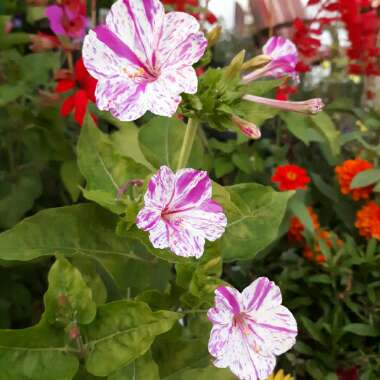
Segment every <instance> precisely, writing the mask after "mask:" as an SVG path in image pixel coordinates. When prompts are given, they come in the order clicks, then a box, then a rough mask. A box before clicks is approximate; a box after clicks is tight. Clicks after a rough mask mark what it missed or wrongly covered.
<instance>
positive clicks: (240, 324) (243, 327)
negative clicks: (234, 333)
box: [232, 312, 261, 352]
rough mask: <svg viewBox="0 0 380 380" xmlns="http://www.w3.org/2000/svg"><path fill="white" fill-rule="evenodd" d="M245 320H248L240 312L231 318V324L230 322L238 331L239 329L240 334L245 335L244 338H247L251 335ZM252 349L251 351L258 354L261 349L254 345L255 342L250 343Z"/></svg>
mask: <svg viewBox="0 0 380 380" xmlns="http://www.w3.org/2000/svg"><path fill="white" fill-rule="evenodd" d="M247 320H248V317H247V315H246V314H245V313H244V312H242V313H239V314H236V315H235V316H234V317H233V322H232V323H233V326H234V327H237V328H238V329H240V331H241V332H242V334H243V335H245V336H248V335H251V334H252V330H251V329H250V328H249V326H248V323H247ZM252 348H253V350H254V351H255V352H260V351H261V348H260V346H259V345H258V344H257V343H256V341H253V342H252Z"/></svg>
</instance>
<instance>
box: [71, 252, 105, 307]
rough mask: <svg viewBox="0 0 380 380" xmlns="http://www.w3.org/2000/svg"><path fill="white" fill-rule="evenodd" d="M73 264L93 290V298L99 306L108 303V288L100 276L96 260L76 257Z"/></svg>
mask: <svg viewBox="0 0 380 380" xmlns="http://www.w3.org/2000/svg"><path fill="white" fill-rule="evenodd" d="M71 262H72V264H73V265H74V266H75V267H76V268H78V269H79V271H80V273H81V275H82V277H83V279H84V281H85V282H86V284H87V286H88V287H89V288H90V289H91V292H92V298H93V299H94V301H95V303H96V304H97V305H102V304H104V303H106V301H107V288H106V286H105V285H104V282H103V280H102V277H101V276H100V274H99V271H100V268H99V265H97V263H96V261H95V260H91V259H88V258H86V257H78V256H75V257H73V258H72V260H71Z"/></svg>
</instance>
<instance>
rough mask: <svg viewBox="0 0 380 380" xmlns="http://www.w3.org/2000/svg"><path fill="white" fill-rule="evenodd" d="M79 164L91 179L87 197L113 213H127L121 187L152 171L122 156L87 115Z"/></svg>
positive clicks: (87, 178)
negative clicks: (121, 197)
mask: <svg viewBox="0 0 380 380" xmlns="http://www.w3.org/2000/svg"><path fill="white" fill-rule="evenodd" d="M77 149H78V166H79V170H80V171H81V173H82V175H83V176H84V177H85V179H86V181H87V187H86V190H85V191H84V196H85V197H86V198H88V199H90V200H93V201H95V202H97V203H99V204H100V205H101V206H103V207H105V208H108V209H109V210H111V211H112V212H115V213H117V214H121V213H123V212H125V205H124V203H123V202H122V201H121V199H120V200H119V199H118V190H119V189H120V188H122V187H123V186H124V185H125V184H126V183H127V181H130V180H132V179H143V178H145V177H146V176H147V174H148V173H149V170H148V169H147V168H146V167H145V166H143V165H141V164H138V163H136V162H135V161H133V160H132V159H131V158H128V157H122V156H120V155H119V154H118V153H117V152H116V150H115V148H114V146H113V144H112V141H111V139H110V137H109V135H106V134H105V133H103V132H101V131H100V130H99V128H98V127H97V126H96V124H95V123H94V121H93V120H92V118H91V117H90V116H89V115H87V117H86V120H85V123H84V125H83V127H82V130H81V134H80V137H79V142H78V148H77Z"/></svg>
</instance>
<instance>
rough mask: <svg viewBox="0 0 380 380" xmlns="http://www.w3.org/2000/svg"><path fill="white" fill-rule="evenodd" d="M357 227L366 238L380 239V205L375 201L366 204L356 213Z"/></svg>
mask: <svg viewBox="0 0 380 380" xmlns="http://www.w3.org/2000/svg"><path fill="white" fill-rule="evenodd" d="M355 227H356V228H357V229H358V230H359V234H360V235H361V236H364V237H365V238H366V239H370V238H375V239H377V240H380V206H379V205H378V204H377V203H376V202H374V201H370V202H368V203H367V204H366V205H364V206H363V207H362V208H361V209H360V210H359V211H358V212H357V214H356V222H355Z"/></svg>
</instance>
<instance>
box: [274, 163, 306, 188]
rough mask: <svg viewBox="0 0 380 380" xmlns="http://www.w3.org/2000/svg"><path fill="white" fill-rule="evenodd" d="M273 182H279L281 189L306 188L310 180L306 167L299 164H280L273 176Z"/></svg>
mask: <svg viewBox="0 0 380 380" xmlns="http://www.w3.org/2000/svg"><path fill="white" fill-rule="evenodd" d="M272 182H277V183H278V187H279V189H280V190H281V191H286V190H297V189H303V190H305V189H306V185H307V184H308V183H309V182H310V178H309V176H308V175H307V172H306V170H305V169H303V168H301V167H299V166H297V165H292V164H289V165H282V166H278V167H277V169H276V171H275V172H274V174H273V176H272Z"/></svg>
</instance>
